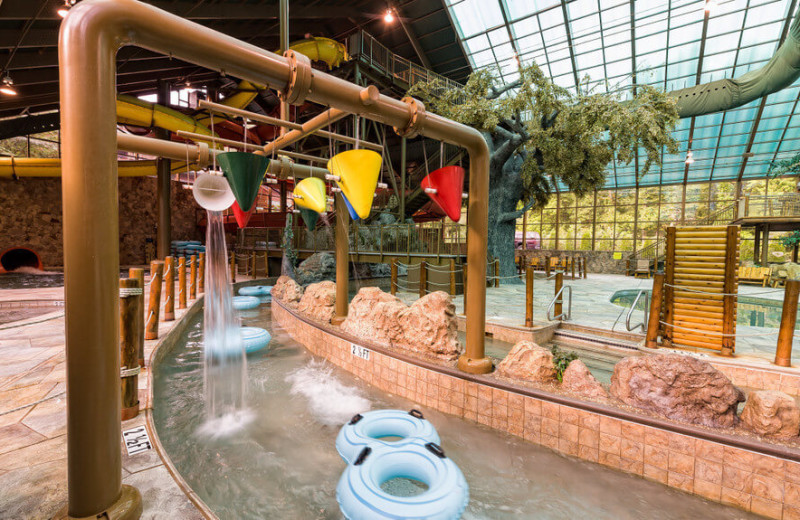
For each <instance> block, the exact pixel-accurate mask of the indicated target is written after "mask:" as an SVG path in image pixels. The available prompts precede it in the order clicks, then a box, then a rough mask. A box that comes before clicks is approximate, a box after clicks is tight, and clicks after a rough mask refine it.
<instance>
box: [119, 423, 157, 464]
mask: <svg viewBox="0 0 800 520" xmlns="http://www.w3.org/2000/svg"><path fill="white" fill-rule="evenodd" d="M122 440H123V441H125V449H126V450H128V456H129V457H130V456H131V455H136V454H137V453H141V452H143V451H147V450H151V449H153V445H152V443H151V442H150V437H149V436H148V435H147V429H146V428H145V427H144V425H142V426H137V427H136V428H131V429H130V430H125V431H124V432H122Z"/></svg>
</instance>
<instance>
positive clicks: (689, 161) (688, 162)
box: [683, 150, 694, 164]
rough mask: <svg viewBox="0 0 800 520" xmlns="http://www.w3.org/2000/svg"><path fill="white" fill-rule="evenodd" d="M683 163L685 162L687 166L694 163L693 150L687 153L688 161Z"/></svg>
mask: <svg viewBox="0 0 800 520" xmlns="http://www.w3.org/2000/svg"><path fill="white" fill-rule="evenodd" d="M683 162H685V163H686V164H692V163H693V162H694V156H693V155H692V151H691V150H689V151H688V152H686V160H685V161H683Z"/></svg>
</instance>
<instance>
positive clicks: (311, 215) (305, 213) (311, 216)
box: [299, 208, 319, 231]
mask: <svg viewBox="0 0 800 520" xmlns="http://www.w3.org/2000/svg"><path fill="white" fill-rule="evenodd" d="M299 209H300V216H301V217H303V222H305V224H306V227H307V228H308V230H309V231H314V229H315V228H316V227H317V220H318V219H319V213H317V212H316V211H314V210H311V209H306V208H299Z"/></svg>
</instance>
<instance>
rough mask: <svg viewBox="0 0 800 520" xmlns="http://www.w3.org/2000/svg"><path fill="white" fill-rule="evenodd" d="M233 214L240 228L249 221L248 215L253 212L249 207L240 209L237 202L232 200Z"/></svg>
mask: <svg viewBox="0 0 800 520" xmlns="http://www.w3.org/2000/svg"><path fill="white" fill-rule="evenodd" d="M232 209H233V216H234V217H236V223H237V224H238V225H239V227H240V228H243V227H246V226H247V223H248V222H249V221H250V216H251V215H252V214H253V209H254V208H250V211H242V208H241V207H239V203H238V202H236V201H233V207H232Z"/></svg>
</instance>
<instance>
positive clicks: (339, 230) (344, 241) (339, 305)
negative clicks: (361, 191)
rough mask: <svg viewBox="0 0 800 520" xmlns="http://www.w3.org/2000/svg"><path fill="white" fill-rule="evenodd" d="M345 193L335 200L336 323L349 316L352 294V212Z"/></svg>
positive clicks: (333, 321)
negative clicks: (350, 253) (349, 211)
mask: <svg viewBox="0 0 800 520" xmlns="http://www.w3.org/2000/svg"><path fill="white" fill-rule="evenodd" d="M342 197H343V195H342V194H341V193H339V194H338V195H337V196H336V199H335V201H334V205H335V209H336V231H335V232H334V241H335V246H336V302H335V311H336V312H335V315H334V316H333V318H332V319H331V323H333V324H334V325H341V324H342V322H343V321H344V320H345V318H346V317H347V308H348V302H349V298H350V295H349V294H348V292H349V287H348V286H349V282H350V280H349V274H350V255H349V251H348V249H349V238H348V231H347V228H348V225H349V223H350V214H349V213H348V212H347V206H346V205H345V202H344V199H343V198H342Z"/></svg>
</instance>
